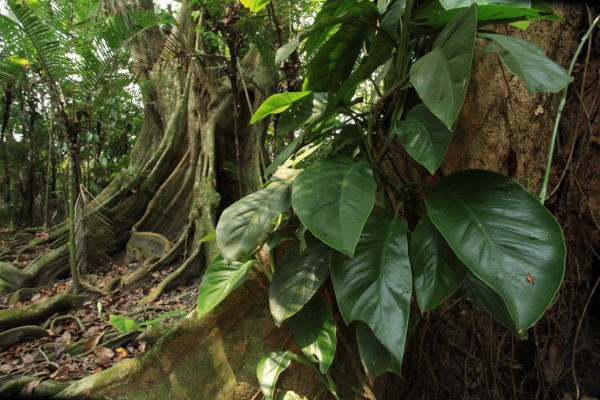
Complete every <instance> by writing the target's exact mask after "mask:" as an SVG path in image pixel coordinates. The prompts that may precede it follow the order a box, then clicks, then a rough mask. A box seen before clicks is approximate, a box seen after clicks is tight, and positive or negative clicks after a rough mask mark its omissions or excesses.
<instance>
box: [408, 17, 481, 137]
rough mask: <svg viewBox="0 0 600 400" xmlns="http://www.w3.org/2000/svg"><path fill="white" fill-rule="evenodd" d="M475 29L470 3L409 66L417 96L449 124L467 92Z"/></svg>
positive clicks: (475, 20) (456, 113) (450, 124)
mask: <svg viewBox="0 0 600 400" xmlns="http://www.w3.org/2000/svg"><path fill="white" fill-rule="evenodd" d="M476 30H477V9H476V7H475V6H474V5H473V6H471V7H470V8H469V9H467V10H466V11H464V12H462V13H460V14H459V15H457V16H456V18H454V19H453V20H452V22H450V23H449V24H448V26H446V27H445V28H444V30H443V31H442V32H441V33H440V35H439V36H438V38H437V39H436V40H435V42H434V44H433V49H432V50H431V52H429V53H427V54H426V55H425V56H423V57H421V58H420V59H418V60H417V61H416V62H415V63H414V64H413V65H412V67H411V69H410V82H411V83H412V84H413V86H414V88H415V90H416V91H417V93H418V95H419V97H420V98H421V100H423V103H425V105H426V106H427V108H429V110H430V111H431V112H432V113H433V114H434V115H435V116H436V117H438V118H439V119H440V120H441V121H442V122H443V123H444V124H445V125H446V126H447V127H448V128H451V127H452V125H453V124H454V121H456V118H457V117H458V113H459V112H460V109H461V108H462V105H463V102H464V100H465V95H466V94H467V85H468V83H469V77H470V75H471V61H472V60H473V51H474V48H475V33H476Z"/></svg>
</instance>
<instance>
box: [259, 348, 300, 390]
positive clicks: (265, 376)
mask: <svg viewBox="0 0 600 400" xmlns="http://www.w3.org/2000/svg"><path fill="white" fill-rule="evenodd" d="M294 356H295V355H294V353H292V352H291V351H286V352H283V351H272V352H270V353H268V354H267V355H265V356H264V357H263V358H262V359H261V360H260V361H259V362H258V366H257V367H256V376H257V377H258V383H259V385H260V389H261V390H262V392H263V394H264V395H265V399H266V400H272V399H273V396H274V394H275V385H277V379H279V375H280V374H281V373H282V372H283V371H284V370H285V369H286V368H287V367H289V366H290V363H291V362H292V360H293V359H294V358H295V357H294Z"/></svg>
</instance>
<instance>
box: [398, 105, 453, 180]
mask: <svg viewBox="0 0 600 400" xmlns="http://www.w3.org/2000/svg"><path fill="white" fill-rule="evenodd" d="M394 129H395V131H396V134H397V135H398V137H399V138H400V140H401V141H402V144H403V145H404V148H405V149H406V151H407V152H408V154H410V156H411V157H412V158H414V159H415V160H416V161H417V162H418V163H419V164H421V165H423V166H424V167H425V168H427V170H428V171H429V172H430V173H432V174H433V173H434V172H435V171H436V170H437V169H438V168H439V167H440V165H441V164H442V161H444V157H445V156H446V151H447V150H448V146H450V142H451V141H452V131H451V130H450V129H448V128H447V127H446V125H444V124H443V123H442V121H440V120H439V119H438V118H437V117H436V116H435V115H433V114H432V113H431V112H430V111H429V110H428V109H427V107H426V106H425V105H424V104H418V105H417V106H415V107H413V108H412V109H411V110H410V111H409V112H408V114H407V115H406V119H404V120H402V121H399V122H397V123H396V124H395V125H394Z"/></svg>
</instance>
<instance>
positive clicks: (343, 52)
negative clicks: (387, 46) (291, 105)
mask: <svg viewBox="0 0 600 400" xmlns="http://www.w3.org/2000/svg"><path fill="white" fill-rule="evenodd" d="M347 13H348V14H350V15H355V18H353V19H349V20H347V21H345V22H344V23H342V25H341V27H340V28H339V30H338V31H337V32H336V33H335V34H334V35H333V36H332V37H331V38H330V39H329V40H327V42H325V44H323V45H322V46H321V48H320V49H319V51H318V52H317V54H315V56H314V58H313V59H312V61H311V62H310V64H309V66H308V70H307V73H306V80H305V82H304V89H305V90H311V91H313V92H337V90H338V89H339V88H340V85H341V84H342V82H344V81H345V80H346V79H347V78H348V77H349V76H350V73H351V72H352V69H353V68H354V63H355V61H356V59H357V58H358V55H359V54H360V51H361V47H362V43H363V41H364V40H365V39H366V38H367V36H368V35H369V33H371V32H372V31H373V30H374V29H375V28H376V22H377V18H378V17H379V12H378V11H377V7H376V6H375V5H374V4H373V3H371V2H361V3H358V4H356V5H355V6H354V7H352V9H350V10H349V11H348V12H347Z"/></svg>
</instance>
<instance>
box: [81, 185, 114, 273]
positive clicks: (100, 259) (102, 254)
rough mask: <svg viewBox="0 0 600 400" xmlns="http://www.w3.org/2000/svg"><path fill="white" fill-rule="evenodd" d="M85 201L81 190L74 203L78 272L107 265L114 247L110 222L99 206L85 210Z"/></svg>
mask: <svg viewBox="0 0 600 400" xmlns="http://www.w3.org/2000/svg"><path fill="white" fill-rule="evenodd" d="M86 203H87V201H86V200H85V195H84V194H83V191H82V192H81V193H80V195H79V197H78V198H77V202H76V203H75V259H76V261H77V269H78V270H79V272H80V273H85V272H86V271H89V270H93V269H97V268H101V267H103V266H106V265H108V263H109V262H110V253H111V252H112V251H113V250H114V247H115V239H114V233H113V231H112V222H111V221H110V220H109V219H108V218H107V217H106V216H105V215H104V213H103V211H102V210H101V209H99V208H96V209H94V210H93V211H91V212H89V211H88V210H86V207H85V204H86Z"/></svg>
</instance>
